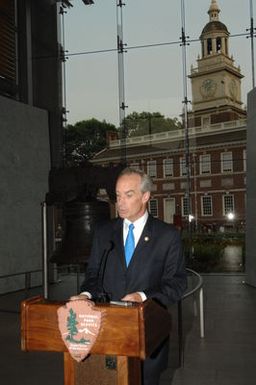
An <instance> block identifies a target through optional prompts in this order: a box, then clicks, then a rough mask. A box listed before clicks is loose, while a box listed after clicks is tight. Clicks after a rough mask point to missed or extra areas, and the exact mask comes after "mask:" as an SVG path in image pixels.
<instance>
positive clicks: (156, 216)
mask: <svg viewBox="0 0 256 385" xmlns="http://www.w3.org/2000/svg"><path fill="white" fill-rule="evenodd" d="M152 201H154V202H155V203H156V215H153V214H152V212H151V204H150V202H152ZM148 208H149V212H150V214H151V215H153V217H155V218H158V215H159V212H158V200H157V199H156V198H152V199H150V201H149V205H148Z"/></svg>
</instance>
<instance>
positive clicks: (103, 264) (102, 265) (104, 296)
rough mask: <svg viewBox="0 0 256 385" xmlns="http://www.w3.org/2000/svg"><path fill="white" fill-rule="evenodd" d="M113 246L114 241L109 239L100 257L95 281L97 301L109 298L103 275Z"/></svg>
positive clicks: (106, 300) (108, 299)
mask: <svg viewBox="0 0 256 385" xmlns="http://www.w3.org/2000/svg"><path fill="white" fill-rule="evenodd" d="M113 248H114V242H113V241H109V245H108V246H107V247H106V248H105V249H104V251H103V254H102V257H101V261H100V267H99V274H98V283H97V288H98V290H97V291H98V294H97V298H96V301H97V302H109V301H110V299H111V298H110V297H109V293H107V292H106V290H105V289H104V277H105V271H106V266H107V261H108V257H109V253H110V252H111V251H112V250H113Z"/></svg>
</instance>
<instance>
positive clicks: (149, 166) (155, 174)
mask: <svg viewBox="0 0 256 385" xmlns="http://www.w3.org/2000/svg"><path fill="white" fill-rule="evenodd" d="M151 167H153V168H154V171H155V172H154V174H152V172H151V170H150V168H151ZM147 174H148V175H149V176H150V177H151V178H156V177H157V164H156V160H148V161H147Z"/></svg>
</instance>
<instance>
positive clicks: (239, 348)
mask: <svg viewBox="0 0 256 385" xmlns="http://www.w3.org/2000/svg"><path fill="white" fill-rule="evenodd" d="M203 279H204V299H205V338H204V339H201V338H200V332H199V320H198V317H195V316H194V310H193V309H194V308H193V300H192V297H188V298H187V299H185V300H184V301H183V312H184V316H183V317H184V322H183V329H184V340H185V341H184V343H185V344H184V345H185V350H184V366H183V367H179V365H178V362H179V360H178V338H177V316H176V315H177V308H176V306H175V307H173V308H172V309H171V311H172V313H173V318H174V327H173V333H172V339H171V340H172V344H171V347H170V360H169V361H170V364H169V368H168V370H167V371H166V372H164V373H163V376H162V378H161V385H167V384H168V385H255V383H256V382H255V381H256V380H255V378H256V288H253V287H250V286H247V285H245V284H243V283H242V281H243V276H242V275H206V276H203ZM40 291H41V289H40V288H39V289H33V290H31V292H30V293H29V294H30V295H31V296H32V295H35V294H37V293H38V292H40ZM75 291H76V285H75V278H74V277H73V278H72V277H71V279H70V277H69V278H67V277H62V282H61V283H59V284H54V285H51V287H50V296H51V298H52V299H66V298H68V297H69V295H70V294H72V293H74V292H75ZM24 295H25V294H24V292H18V293H14V294H9V295H2V296H0V343H1V365H0V384H1V385H45V384H47V385H62V384H63V374H62V372H63V363H62V356H61V354H58V353H41V352H33V353H32V352H29V353H24V352H22V351H21V350H20V333H19V328H20V320H19V313H18V312H19V304H20V302H21V300H23V299H24Z"/></svg>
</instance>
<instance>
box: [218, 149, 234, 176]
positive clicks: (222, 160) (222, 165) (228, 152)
mask: <svg viewBox="0 0 256 385" xmlns="http://www.w3.org/2000/svg"><path fill="white" fill-rule="evenodd" d="M227 154H231V159H230V160H229V161H230V162H231V169H230V170H224V159H223V158H224V156H225V155H227ZM220 155H221V172H222V174H229V173H231V172H233V153H232V151H226V152H221V154H220ZM225 162H227V161H225Z"/></svg>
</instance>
